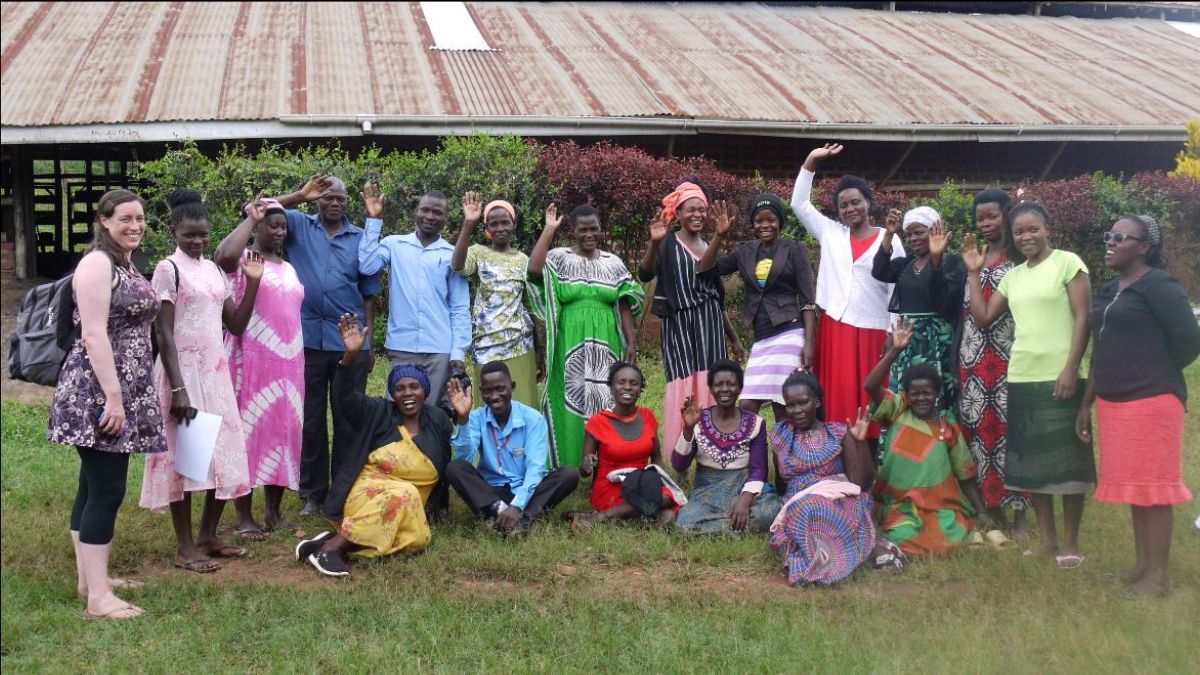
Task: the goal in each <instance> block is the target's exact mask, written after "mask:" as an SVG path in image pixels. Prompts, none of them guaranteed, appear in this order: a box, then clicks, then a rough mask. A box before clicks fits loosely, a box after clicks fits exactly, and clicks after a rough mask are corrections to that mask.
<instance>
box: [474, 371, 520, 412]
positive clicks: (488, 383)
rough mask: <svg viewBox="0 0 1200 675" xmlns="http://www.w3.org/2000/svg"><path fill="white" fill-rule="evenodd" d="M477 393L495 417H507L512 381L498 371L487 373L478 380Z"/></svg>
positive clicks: (509, 407)
mask: <svg viewBox="0 0 1200 675" xmlns="http://www.w3.org/2000/svg"><path fill="white" fill-rule="evenodd" d="M479 393H480V395H481V396H482V397H483V402H484V403H486V404H487V407H488V408H489V409H490V410H491V411H492V416H493V417H495V418H496V419H498V420H500V419H508V414H509V413H510V412H511V411H512V395H513V381H512V378H510V377H509V376H508V375H506V374H504V373H500V372H496V373H488V374H487V375H484V376H483V377H482V378H481V379H480V380H479Z"/></svg>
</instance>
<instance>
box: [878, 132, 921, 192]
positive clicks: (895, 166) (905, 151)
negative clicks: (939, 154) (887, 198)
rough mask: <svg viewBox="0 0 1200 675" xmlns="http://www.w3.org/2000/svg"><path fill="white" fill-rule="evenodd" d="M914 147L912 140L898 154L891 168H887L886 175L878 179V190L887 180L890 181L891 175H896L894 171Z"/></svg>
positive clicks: (897, 169)
mask: <svg viewBox="0 0 1200 675" xmlns="http://www.w3.org/2000/svg"><path fill="white" fill-rule="evenodd" d="M916 149H917V142H916V141H913V142H912V143H909V144H908V147H907V148H905V149H904V152H903V153H901V154H900V159H898V160H896V163H895V164H893V165H892V168H891V169H888V172H887V175H886V176H884V177H883V180H881V181H879V185H878V188H879V189H880V190H882V189H883V186H885V185H887V183H888V181H890V180H891V179H892V176H895V175H896V172H897V171H899V170H900V167H901V166H902V165H903V164H904V162H905V161H906V160H907V159H908V156H909V155H911V154H912V151H913V150H916Z"/></svg>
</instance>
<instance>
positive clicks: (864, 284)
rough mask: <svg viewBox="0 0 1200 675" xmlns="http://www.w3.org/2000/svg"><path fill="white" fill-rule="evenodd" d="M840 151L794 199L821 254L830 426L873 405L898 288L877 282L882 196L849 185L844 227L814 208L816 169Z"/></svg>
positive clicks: (830, 151) (829, 151) (805, 174)
mask: <svg viewBox="0 0 1200 675" xmlns="http://www.w3.org/2000/svg"><path fill="white" fill-rule="evenodd" d="M841 151H842V146H841V145H838V144H836V143H833V144H826V145H825V146H824V147H820V148H816V149H815V150H813V151H812V152H810V153H809V154H808V158H807V159H806V160H804V168H802V169H801V170H800V175H799V176H798V177H797V178H796V187H795V189H794V190H793V191H792V210H793V211H795V213H796V217H797V218H799V219H800V222H801V223H802V224H803V225H804V228H805V229H806V230H808V231H809V233H811V234H812V235H813V237H815V238H816V239H817V242H818V243H819V244H820V247H821V262H820V266H819V267H818V271H817V305H818V306H820V308H821V310H822V311H823V314H822V315H821V321H820V326H819V327H818V329H817V334H818V338H817V363H816V374H817V379H818V381H819V382H820V383H821V388H822V389H824V390H825V408H826V414H827V415H828V416H829V419H831V420H844V419H853V418H855V416H856V414H857V411H858V410H859V409H860V408H862V409H866V408H867V406H868V405H870V400H868V398H867V394H866V392H865V391H864V390H863V388H862V383H863V382H864V381H865V380H866V379H867V373H869V372H871V369H872V368H874V367H875V364H876V363H878V362H879V356H880V354H882V353H883V344H884V342H885V341H886V340H887V327H888V321H889V316H890V315H889V314H888V300H889V299H890V298H891V296H892V284H887V283H883V282H881V281H877V280H875V278H874V277H872V276H871V267H872V263H873V261H874V259H875V252H876V251H878V250H879V244H880V242H881V241H882V237H881V236H880V235H881V233H882V232H883V230H882V229H881V228H879V227H876V226H875V225H873V224H872V217H871V209H872V207H873V206H874V199H875V195H874V193H873V192H872V191H871V188H870V186H869V185H867V182H866V181H865V180H863V179H862V178H859V177H857V176H843V177H842V180H841V181H840V182H839V183H838V185H837V187H836V188H834V191H833V206H834V208H835V209H836V210H837V215H838V220H833V219H832V218H828V217H826V216H825V215H824V214H823V213H821V212H820V211H819V210H818V209H817V207H816V206H813V204H812V202H811V201H810V196H811V194H812V183H813V177H814V176H815V175H816V174H815V172H816V170H817V164H818V163H820V162H821V161H822V160H825V159H828V158H829V157H833V156H835V155H837V154H838V153H840V152H841ZM903 257H905V253H904V247H903V246H902V245H901V244H900V243H899V242H896V243H895V244H894V245H893V246H892V258H903ZM885 384H886V383H885ZM869 437H870V438H871V439H874V440H873V442H875V443H877V442H878V439H879V425H877V424H872V425H871V431H870V435H869Z"/></svg>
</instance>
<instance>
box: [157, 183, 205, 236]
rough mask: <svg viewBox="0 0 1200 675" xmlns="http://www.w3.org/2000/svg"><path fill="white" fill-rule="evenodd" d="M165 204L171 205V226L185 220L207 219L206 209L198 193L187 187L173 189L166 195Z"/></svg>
mask: <svg viewBox="0 0 1200 675" xmlns="http://www.w3.org/2000/svg"><path fill="white" fill-rule="evenodd" d="M167 204H169V205H170V206H171V227H172V228H174V227H175V226H177V225H179V224H180V223H182V222H183V221H185V220H208V209H206V208H205V207H204V200H203V198H201V197H200V193H199V192H196V191H195V190H190V189H188V188H179V189H178V190H173V191H172V192H171V194H170V195H168V196H167Z"/></svg>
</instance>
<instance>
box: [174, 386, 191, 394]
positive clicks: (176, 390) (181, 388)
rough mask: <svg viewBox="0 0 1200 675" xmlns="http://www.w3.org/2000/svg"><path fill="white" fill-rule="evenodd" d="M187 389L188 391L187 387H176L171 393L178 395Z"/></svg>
mask: <svg viewBox="0 0 1200 675" xmlns="http://www.w3.org/2000/svg"><path fill="white" fill-rule="evenodd" d="M185 389H187V387H175V388H174V389H172V390H171V393H172V394H178V393H179V392H181V391H184V390H185Z"/></svg>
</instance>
